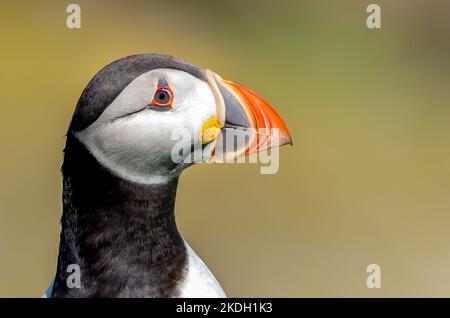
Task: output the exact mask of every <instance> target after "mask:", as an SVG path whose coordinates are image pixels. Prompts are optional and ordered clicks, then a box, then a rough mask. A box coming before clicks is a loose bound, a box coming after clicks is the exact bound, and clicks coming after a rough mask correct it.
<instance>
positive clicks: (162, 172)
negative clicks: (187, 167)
mask: <svg viewBox="0 0 450 318" xmlns="http://www.w3.org/2000/svg"><path fill="white" fill-rule="evenodd" d="M161 78H164V80H165V81H167V83H168V84H169V85H170V87H171V89H172V90H173V94H174V101H173V107H172V109H171V110H170V111H164V112H161V111H157V110H152V109H149V108H147V107H146V106H147V105H148V103H149V100H151V98H152V96H153V94H154V90H155V89H156V87H157V83H158V81H159V79H161ZM215 117H216V104H215V98H214V96H213V93H212V91H211V88H210V87H209V85H208V84H207V83H206V82H204V81H202V80H200V79H198V78H196V77H194V76H192V75H190V74H188V73H186V72H183V71H178V70H172V69H156V70H153V71H150V72H147V73H145V74H142V75H141V76H139V77H137V78H136V79H135V80H134V81H132V82H131V83H130V84H129V85H128V86H127V87H125V89H124V90H123V91H122V92H121V93H120V94H119V95H118V96H117V97H116V98H115V99H114V101H113V102H112V103H111V104H110V105H109V106H108V107H107V108H106V109H105V111H104V112H103V113H102V115H101V116H100V117H99V118H98V119H97V120H96V121H95V122H94V123H92V124H91V125H90V126H88V127H87V128H85V129H84V130H82V131H80V132H77V133H75V136H76V137H77V138H78V140H79V141H81V142H82V143H83V144H84V145H85V146H86V147H87V149H88V150H89V151H90V152H91V153H92V155H93V156H94V157H95V158H96V159H97V160H98V162H99V163H100V164H101V165H103V166H105V167H107V168H108V169H109V170H111V171H112V172H113V173H115V174H116V175H118V176H120V177H121V178H124V179H127V180H130V181H134V182H138V183H144V184H158V183H165V182H167V181H169V180H170V179H172V178H174V177H177V176H178V175H179V174H180V172H181V171H179V170H178V169H174V168H175V167H176V165H177V163H176V162H173V160H172V151H173V149H174V147H175V146H177V147H180V146H182V147H183V148H184V149H190V148H191V146H192V145H193V144H194V143H199V144H201V141H199V138H200V136H201V132H202V126H203V124H204V123H205V122H207V120H208V119H209V118H215ZM186 134H189V135H190V136H191V138H188V139H186V138H185V139H184V140H183V141H182V143H181V144H180V141H179V140H177V136H182V135H184V136H185V135H186Z"/></svg>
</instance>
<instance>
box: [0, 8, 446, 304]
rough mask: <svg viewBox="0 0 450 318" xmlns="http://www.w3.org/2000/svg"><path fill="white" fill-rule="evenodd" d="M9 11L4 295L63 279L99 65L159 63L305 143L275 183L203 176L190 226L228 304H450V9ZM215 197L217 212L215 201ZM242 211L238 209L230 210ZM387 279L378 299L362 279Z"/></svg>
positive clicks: (256, 177) (179, 208)
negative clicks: (204, 78) (78, 157)
mask: <svg viewBox="0 0 450 318" xmlns="http://www.w3.org/2000/svg"><path fill="white" fill-rule="evenodd" d="M69 3H71V2H68V1H12V0H11V1H2V2H1V4H0V39H1V50H0V57H1V65H2V67H1V72H0V86H1V89H0V98H1V99H0V100H1V106H0V107H1V108H0V113H1V116H0V145H1V150H0V151H1V156H0V160H1V162H0V175H1V177H0V296H2V297H13V296H20V297H40V296H41V295H42V293H43V292H44V290H45V289H46V288H47V286H48V284H49V283H50V281H51V279H52V277H53V275H54V273H55V268H56V257H57V251H58V241H59V231H60V225H59V220H60V216H61V180H62V178H61V173H60V166H61V164H62V149H63V147H64V143H65V136H64V135H65V131H66V128H67V126H68V123H69V120H70V118H71V115H72V111H73V109H74V107H75V104H76V102H77V100H78V98H79V96H80V94H81V91H82V89H83V88H84V86H85V85H86V84H87V82H88V81H89V80H90V79H91V78H92V76H93V75H94V74H95V73H96V72H97V71H98V70H99V69H100V68H102V67H103V66H104V65H106V64H108V63H110V62H112V61H114V60H116V59H118V58H121V57H123V56H126V55H130V54H136V53H151V52H156V53H165V54H170V55H173V56H175V57H178V58H181V59H184V60H186V61H189V62H190V63H193V64H196V65H199V66H202V67H206V68H210V69H212V70H214V71H215V72H217V73H218V74H220V75H222V76H223V77H224V78H226V79H230V80H233V81H235V82H238V83H240V84H242V85H245V86H246V87H249V88H251V89H253V90H254V91H256V92H258V93H259V95H260V96H262V97H264V98H265V99H266V100H267V101H269V102H270V103H271V104H272V105H274V106H275V108H276V109H277V110H278V111H279V113H280V114H281V115H282V117H283V118H284V119H285V121H286V123H287V125H288V127H289V128H290V131H291V134H292V136H293V139H294V146H293V147H283V148H282V149H281V150H280V155H281V159H280V160H281V162H280V170H279V172H278V173H277V174H274V175H261V174H260V173H259V166H258V165H257V164H245V165H236V164H235V165H233V164H231V165H219V164H217V165H198V166H195V167H192V168H190V169H188V170H187V171H186V172H185V173H184V174H183V176H182V178H181V182H180V188H179V193H178V198H177V205H176V215H177V220H178V224H179V228H180V230H181V232H182V234H183V235H184V237H185V238H186V239H187V241H189V242H190V244H191V245H192V246H193V248H194V249H195V250H196V251H197V252H198V254H199V255H200V256H201V257H202V258H203V260H204V261H205V263H207V264H208V266H209V267H210V269H211V270H212V272H213V273H214V274H215V275H216V277H217V278H218V280H219V281H220V282H221V284H222V285H223V287H224V289H225V290H226V292H227V293H228V295H229V296H233V297H270V296H274V297H313V296H319V297H335V296H338V297H350V296H351V297H392V296H400V297H404V296H405V297H406V296H408V297H416V296H417V297H418V296H425V297H427V296H438V297H441V296H446V297H449V296H450V231H449V225H450V104H449V100H450V85H449V84H450V59H449V56H450V2H449V1H444V0H443V1H439V0H434V1H426V0H421V1H414V0H401V1H400V0H399V1H376V3H377V4H379V5H380V6H381V19H382V28H381V29H378V30H377V29H368V28H367V26H366V19H367V16H368V15H369V14H368V13H366V7H367V6H368V4H370V3H371V1H339V3H338V1H333V2H332V1H322V0H321V1H317V0H314V1H313V0H311V1H300V0H295V1H294V0H292V1H286V0H283V1H269V0H247V1H239V0H226V1H214V2H213V1H168V0H165V1H126V2H125V1H123V2H120V1H87V0H77V1H76V2H75V3H77V4H79V5H80V7H81V29H68V28H67V27H66V18H67V16H68V14H67V13H66V7H67V5H68V4H69ZM205 188H207V189H213V190H214V191H212V192H211V194H210V196H207V197H205V196H204V195H203V193H204V189H205ZM230 199H231V200H230ZM372 263H376V264H379V265H380V266H381V270H382V273H381V279H382V283H381V288H380V289H368V288H367V287H366V277H367V275H368V274H367V273H366V267H367V265H369V264H372Z"/></svg>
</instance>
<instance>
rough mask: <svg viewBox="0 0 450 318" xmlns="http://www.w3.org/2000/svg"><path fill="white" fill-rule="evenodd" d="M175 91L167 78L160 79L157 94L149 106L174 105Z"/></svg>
mask: <svg viewBox="0 0 450 318" xmlns="http://www.w3.org/2000/svg"><path fill="white" fill-rule="evenodd" d="M172 103H173V92H172V90H171V89H170V86H169V85H168V84H167V82H166V81H165V80H159V82H158V87H157V88H156V91H155V94H153V99H152V101H151V102H150V103H149V104H148V106H157V107H172Z"/></svg>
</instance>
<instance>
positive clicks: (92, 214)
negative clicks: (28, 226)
mask: <svg viewBox="0 0 450 318" xmlns="http://www.w3.org/2000/svg"><path fill="white" fill-rule="evenodd" d="M62 173H63V214H62V218H61V225H62V230H61V241H60V247H59V255H58V266H57V272H56V276H55V282H54V286H53V292H52V297H174V296H177V295H178V293H179V292H178V285H179V283H180V282H181V281H182V279H183V273H184V272H185V268H186V262H187V252H186V247H185V244H184V241H183V239H182V237H181V235H180V234H179V232H178V229H177V226H176V223H175V215H174V207H175V197H176V190H177V184H178V177H176V178H173V179H171V180H170V181H168V182H167V183H164V184H157V185H144V184H137V183H133V182H130V181H127V180H124V179H122V178H119V177H117V176H115V175H113V174H112V173H111V172H109V170H107V169H106V168H104V167H103V166H101V165H100V164H99V163H98V162H97V160H96V159H95V158H94V157H93V156H92V155H91V154H90V153H89V151H88V150H87V149H86V148H85V147H84V146H83V145H82V144H81V143H80V142H79V141H78V140H77V139H76V138H75V137H74V136H72V135H71V134H70V133H69V134H68V136H67V142H66V147H65V150H64V163H63V166H62ZM70 264H76V265H78V266H79V268H80V280H81V288H69V287H68V284H67V279H68V277H69V275H71V273H72V272H67V269H68V266H69V265H70Z"/></svg>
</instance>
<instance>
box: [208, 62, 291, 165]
mask: <svg viewBox="0 0 450 318" xmlns="http://www.w3.org/2000/svg"><path fill="white" fill-rule="evenodd" d="M206 77H207V79H208V82H209V84H210V86H211V88H212V91H213V94H214V97H215V99H216V105H217V122H218V125H219V126H220V127H221V128H222V129H221V134H220V135H218V136H217V138H216V139H217V143H216V147H215V148H214V150H213V154H212V155H213V157H216V158H213V159H215V161H218V160H217V157H221V156H222V157H226V158H224V159H226V160H228V159H232V160H234V158H236V157H238V156H242V155H250V154H252V153H256V152H259V151H262V150H265V149H269V148H273V147H280V146H282V145H286V144H290V145H292V138H291V135H290V134H289V131H288V129H287V127H286V124H285V123H284V121H283V120H282V119H281V117H280V115H278V113H277V112H276V111H275V110H274V109H273V108H272V106H270V105H269V103H267V102H266V101H265V100H263V99H262V98H260V97H259V96H257V95H256V94H255V93H254V92H252V91H251V90H249V89H247V88H245V87H243V86H241V85H239V84H236V83H234V82H231V81H227V80H225V79H222V78H221V77H220V76H219V75H217V74H216V73H214V72H212V71H210V70H206ZM231 138H232V139H233V141H235V142H234V144H233V146H232V147H229V146H228V144H227V143H228V141H226V140H230V139H231ZM236 140H241V142H237V143H236ZM223 144H227V146H226V147H225V148H226V149H224V147H223V146H222V145H223ZM217 145H219V146H217ZM230 148H231V149H230ZM223 155H225V156H223Z"/></svg>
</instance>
